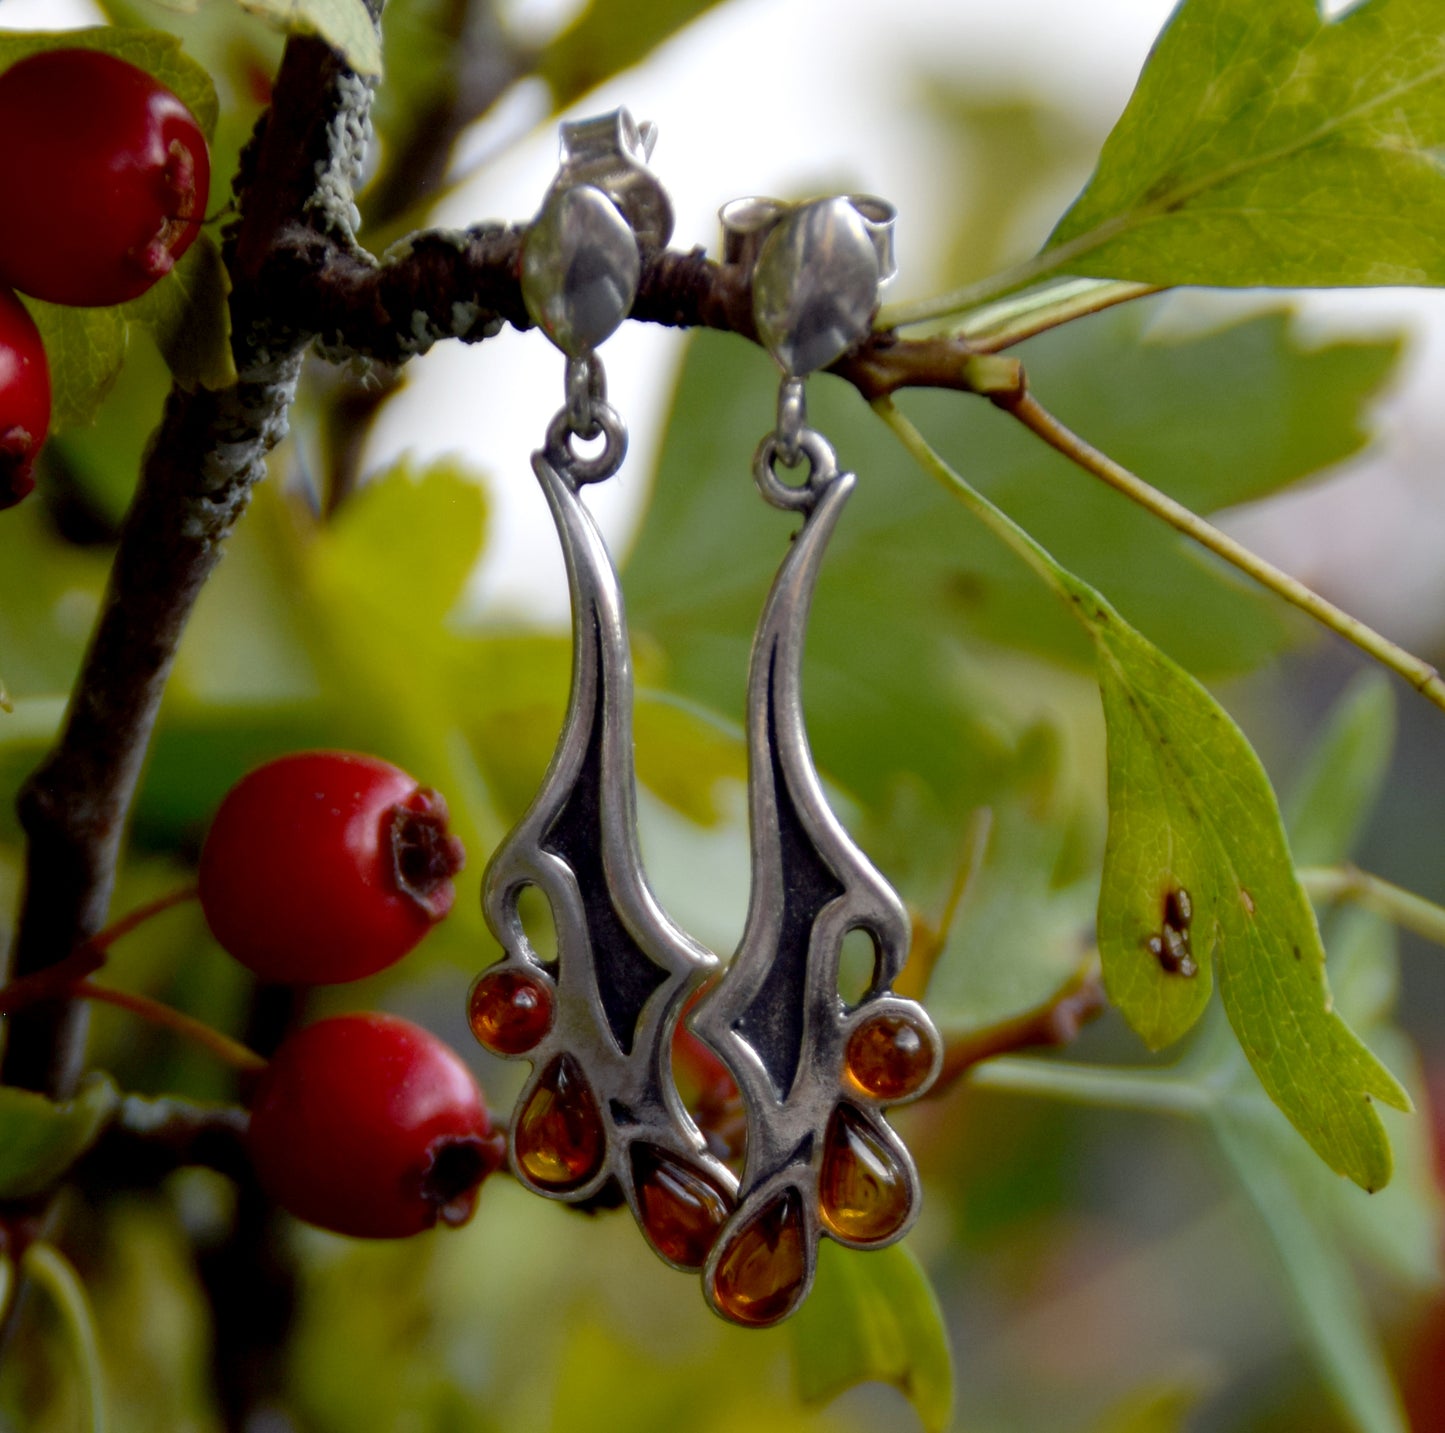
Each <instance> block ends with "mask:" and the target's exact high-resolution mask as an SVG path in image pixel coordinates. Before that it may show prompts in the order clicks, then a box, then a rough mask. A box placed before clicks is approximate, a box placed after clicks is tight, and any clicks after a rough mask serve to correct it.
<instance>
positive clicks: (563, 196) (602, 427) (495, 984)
mask: <svg viewBox="0 0 1445 1433" xmlns="http://www.w3.org/2000/svg"><path fill="white" fill-rule="evenodd" d="M562 135H563V139H562V165H561V170H560V172H559V174H558V176H557V179H556V181H555V182H554V184H553V186H552V188H551V189H550V191H549V193H548V196H547V198H546V200H545V202H544V204H543V206H542V210H541V212H540V213H539V215H538V218H537V220H536V222H535V223H534V224H533V226H532V228H531V230H530V231H529V233H528V236H527V239H526V242H525V246H524V250H523V293H524V297H525V299H526V301H527V306H528V309H529V311H530V312H531V314H532V316H533V317H534V319H535V320H536V322H537V323H538V325H539V326H540V327H541V328H543V330H544V331H545V332H546V333H547V335H548V337H549V338H550V339H551V340H552V342H553V343H554V344H556V345H557V347H558V348H560V349H561V350H562V352H563V353H564V354H565V355H566V357H567V376H566V393H567V402H566V405H565V406H564V407H563V408H562V410H561V411H560V412H559V413H558V414H557V416H556V418H554V419H553V421H552V423H551V426H550V427H549V428H548V431H547V440H546V444H545V446H544V447H543V449H542V451H540V452H539V453H536V454H535V455H534V456H533V459H532V466H533V469H534V471H535V473H536V475H537V480H538V482H539V483H540V484H541V486H542V490H543V492H544V493H545V495H546V498H547V502H548V504H549V506H550V507H551V510H552V516H553V519H554V520H555V523H556V526H557V533H558V536H559V538H560V540H561V543H562V550H563V554H564V556H565V558H566V564H567V576H568V585H569V590H570V595H571V601H572V634H573V656H572V687H571V697H570V701H569V704H568V708H567V715H566V719H565V722H564V725H563V729H562V733H561V736H560V738H559V740H558V744H557V749H556V752H555V754H554V756H553V758H552V763H551V765H550V767H549V768H548V770H547V774H546V776H545V777H544V778H543V781H542V787H541V790H540V791H539V792H538V793H537V795H536V797H535V798H534V800H533V802H532V805H531V807H530V808H529V809H528V811H527V813H526V815H525V816H523V818H522V819H521V821H520V822H519V823H518V824H517V826H516V828H515V829H514V830H513V831H512V832H511V834H510V835H508V837H507V838H506V840H505V841H504V842H503V843H502V845H501V847H500V848H499V849H498V850H497V852H496V854H495V855H494V856H493V857H492V860H491V863H490V865H489V866H488V868H487V871H486V874H485V876H484V878H483V905H484V910H485V914H486V918H487V923H488V925H489V926H490V927H491V929H492V933H493V934H494V935H495V936H496V938H497V940H498V941H499V942H500V943H501V945H502V947H503V949H504V950H505V952H506V954H505V956H504V958H503V959H502V960H501V961H499V962H498V963H497V964H496V965H494V966H492V967H491V968H490V969H489V970H487V971H485V972H483V974H482V975H481V976H480V977H479V978H478V979H477V981H476V983H475V984H474V985H473V988H472V993H471V996H470V1004H469V1014H470V1020H471V1025H472V1029H473V1032H474V1033H475V1034H476V1036H477V1038H478V1039H479V1040H480V1041H481V1043H482V1044H483V1045H484V1046H486V1047H487V1048H488V1049H490V1050H492V1051H493V1052H495V1053H496V1054H499V1055H504V1056H511V1057H521V1058H524V1059H527V1060H530V1061H531V1062H532V1072H531V1075H530V1076H529V1077H528V1080H527V1082H526V1085H525V1086H524V1088H523V1090H522V1093H521V1095H520V1097H519V1098H518V1101H517V1105H516V1109H515V1111H514V1114H513V1118H512V1121H511V1127H510V1131H509V1136H508V1138H509V1153H510V1156H511V1162H512V1168H513V1171H514V1173H515V1174H516V1177H517V1179H518V1180H519V1181H520V1182H521V1183H522V1184H524V1185H526V1186H527V1187H528V1188H529V1189H532V1190H534V1191H535V1192H536V1193H538V1194H542V1195H545V1196H546V1197H548V1198H550V1199H559V1200H564V1201H567V1202H569V1203H582V1202H589V1203H606V1202H608V1201H609V1200H611V1201H614V1202H615V1201H616V1200H618V1199H619V1198H620V1200H621V1201H623V1202H625V1203H626V1204H627V1205H628V1206H629V1207H630V1208H631V1210H632V1212H633V1215H634V1216H635V1218H636V1219H637V1222H638V1224H639V1225H640V1226H641V1228H642V1230H643V1233H644V1234H645V1235H646V1237H647V1239H648V1241H649V1242H650V1243H651V1245H652V1247H653V1248H654V1250H656V1252H657V1253H658V1254H659V1255H660V1256H661V1257H662V1258H663V1259H664V1260H665V1261H666V1262H668V1263H669V1264H671V1265H673V1266H674V1267H676V1268H681V1269H692V1270H695V1269H698V1268H700V1267H701V1266H702V1265H703V1263H704V1261H705V1260H706V1258H707V1255H708V1252H709V1250H710V1249H711V1247H712V1245H713V1243H714V1242H715V1239H716V1236H717V1233H718V1231H719V1229H720V1228H721V1227H722V1225H723V1223H724V1222H725V1221H726V1219H727V1218H728V1216H729V1215H730V1214H731V1212H732V1209H733V1207H734V1203H735V1194H736V1184H737V1182H736V1178H735V1177H734V1175H733V1174H732V1173H731V1171H730V1170H728V1168H727V1167H726V1166H725V1165H724V1164H722V1163H721V1162H720V1161H719V1160H717V1159H716V1158H715V1157H714V1156H713V1155H712V1154H710V1153H709V1152H708V1149H707V1146H706V1143H705V1141H704V1138H703V1136H702V1134H701V1132H700V1131H699V1130H698V1128H697V1126H696V1125H695V1124H694V1122H693V1121H692V1119H691V1117H690V1116H689V1115H688V1113H687V1111H686V1110H685V1109H684V1107H683V1105H682V1102H681V1100H680V1098H679V1096H678V1094H677V1091H676V1089H675V1087H674V1084H673V1080H672V1064H671V1052H672V1040H673V1035H674V1031H675V1029H676V1025H677V1021H678V1019H679V1016H680V1014H681V1011H682V1008H683V1006H684V1004H685V1003H686V1002H687V1001H688V999H689V998H690V997H691V996H692V995H693V994H694V993H695V992H696V990H697V989H698V988H699V986H700V985H701V983H702V982H703V981H704V980H705V979H706V978H707V977H708V975H709V974H711V973H712V972H714V971H715V969H716V967H717V963H718V962H717V958H716V956H714V955H713V953H712V952H711V951H709V950H707V949H705V948H704V947H702V946H701V945H699V944H698V943H697V942H696V941H694V940H693V939H692V938H691V937H689V936H688V935H687V934H686V933H685V932H683V931H682V930H680V929H679V928H678V927H677V926H675V925H674V924H673V923H672V921H671V920H669V918H668V917H667V915H666V914H665V913H664V912H663V910H662V909H661V907H660V906H659V905H658V903H657V901H656V899H655V898H654V896H653V894H652V891H651V890H650V888H649V886H648V883H647V878H646V876H645V874H644V872H643V870H642V864H641V859H640V856H639V852H638V843H637V828H636V775H635V771H634V765H633V746H632V670H631V659H630V655H629V651H628V640H627V627H626V621H625V617H624V612H623V604H622V592H621V588H620V585H619V582H618V578H617V573H616V570H615V569H614V567H613V565H612V562H611V559H610V558H609V556H608V553H607V549H606V547H605V545H604V543H603V541H602V536H601V534H600V532H599V531H598V529H597V526H596V524H595V523H594V521H593V519H592V517H591V515H590V514H589V513H588V511H587V509H586V508H585V507H584V506H583V504H582V502H581V499H580V490H581V488H582V487H583V486H584V485H586V484H588V483H595V482H601V481H603V480H604V479H605V478H607V477H610V476H611V475H612V474H613V473H614V472H616V471H617V469H618V467H619V466H620V465H621V463H622V459H623V456H624V454H625V451H626V447H627V433H626V429H625V428H624V426H623V424H622V422H621V420H620V419H619V418H618V416H617V414H616V413H615V412H614V411H613V410H612V408H611V407H610V406H609V405H608V403H607V401H606V386H605V382H604V375H603V369H602V364H601V361H600V360H599V359H598V357H597V354H596V349H597V347H598V345H599V344H600V343H601V342H602V341H603V340H604V339H605V338H607V337H608V335H609V334H611V333H612V332H613V330H614V329H615V328H616V327H617V326H618V325H619V324H620V323H621V322H622V320H623V319H624V318H626V316H627V314H628V312H629V311H630V309H631V307H632V302H633V299H634V298H635V296H636V291H637V284H638V277H639V269H640V263H639V256H638V241H639V238H642V239H644V240H646V241H648V242H651V243H665V242H666V241H667V238H668V236H669V234H670V232H671V227H672V216H671V207H670V204H669V202H668V199H667V195H666V193H665V191H664V190H663V189H662V187H661V185H660V184H659V183H658V182H657V180H656V179H655V177H654V176H653V175H652V174H651V173H650V172H649V171H648V170H647V168H646V160H647V158H648V155H649V153H650V150H651V146H652V139H653V134H652V131H651V128H650V127H643V128H639V127H638V126H637V125H635V124H634V123H633V121H632V118H631V116H630V115H629V114H628V113H627V111H626V110H618V111H616V112H615V113H613V114H610V115H605V116H602V117H601V118H598V119H593V120H587V121H583V122H581V123H578V124H569V125H564V126H563V129H562ZM598 439H600V443H601V446H600V449H599V450H598V451H597V452H596V453H594V454H592V455H590V456H584V455H583V454H582V453H581V452H579V451H578V446H577V445H578V444H579V443H587V442H590V441H595V440H598ZM528 887H536V888H537V889H538V890H540V891H541V892H542V894H543V895H544V896H545V897H546V899H547V901H548V903H549V905H550V907H551V911H552V918H553V923H554V926H555V929H556V937H557V953H556V958H555V959H554V960H551V961H547V960H544V959H542V958H541V957H540V956H539V955H538V953H537V952H536V951H535V950H534V949H533V947H532V946H531V944H530V943H529V941H528V939H527V936H526V933H525V931H524V930H523V926H522V921H521V917H520V914H519V910H518V902H519V899H520V897H521V895H522V893H523V892H524V891H525V890H526V889H527V888H528Z"/></svg>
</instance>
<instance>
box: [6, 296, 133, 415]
mask: <svg viewBox="0 0 1445 1433" xmlns="http://www.w3.org/2000/svg"><path fill="white" fill-rule="evenodd" d="M25 303H26V306H27V307H28V308H29V309H30V312H31V313H32V314H33V315H34V317H35V326H36V327H37V328H38V329H39V330H40V338H41V341H42V342H43V343H44V345H45V356H46V359H47V360H48V361H49V363H50V388H51V402H52V405H53V406H52V410H51V415H50V429H51V432H52V433H56V434H59V433H63V432H64V431H65V430H66V429H67V428H75V427H85V426H86V425H88V424H90V423H93V422H94V421H95V415H96V413H97V412H98V411H99V409H100V405H101V403H103V402H104V401H105V396H106V394H107V393H109V392H110V390H111V388H112V387H113V386H114V384H115V381H116V378H117V377H118V376H119V375H120V369H121V365H122V364H123V363H124V362H125V350H126V341H127V330H126V321H125V314H124V312H123V311H122V310H121V309H119V308H68V307H66V306H65V305H62V304H47V303H42V302H41V301H40V300H39V299H30V298H27V299H26V300H25Z"/></svg>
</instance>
